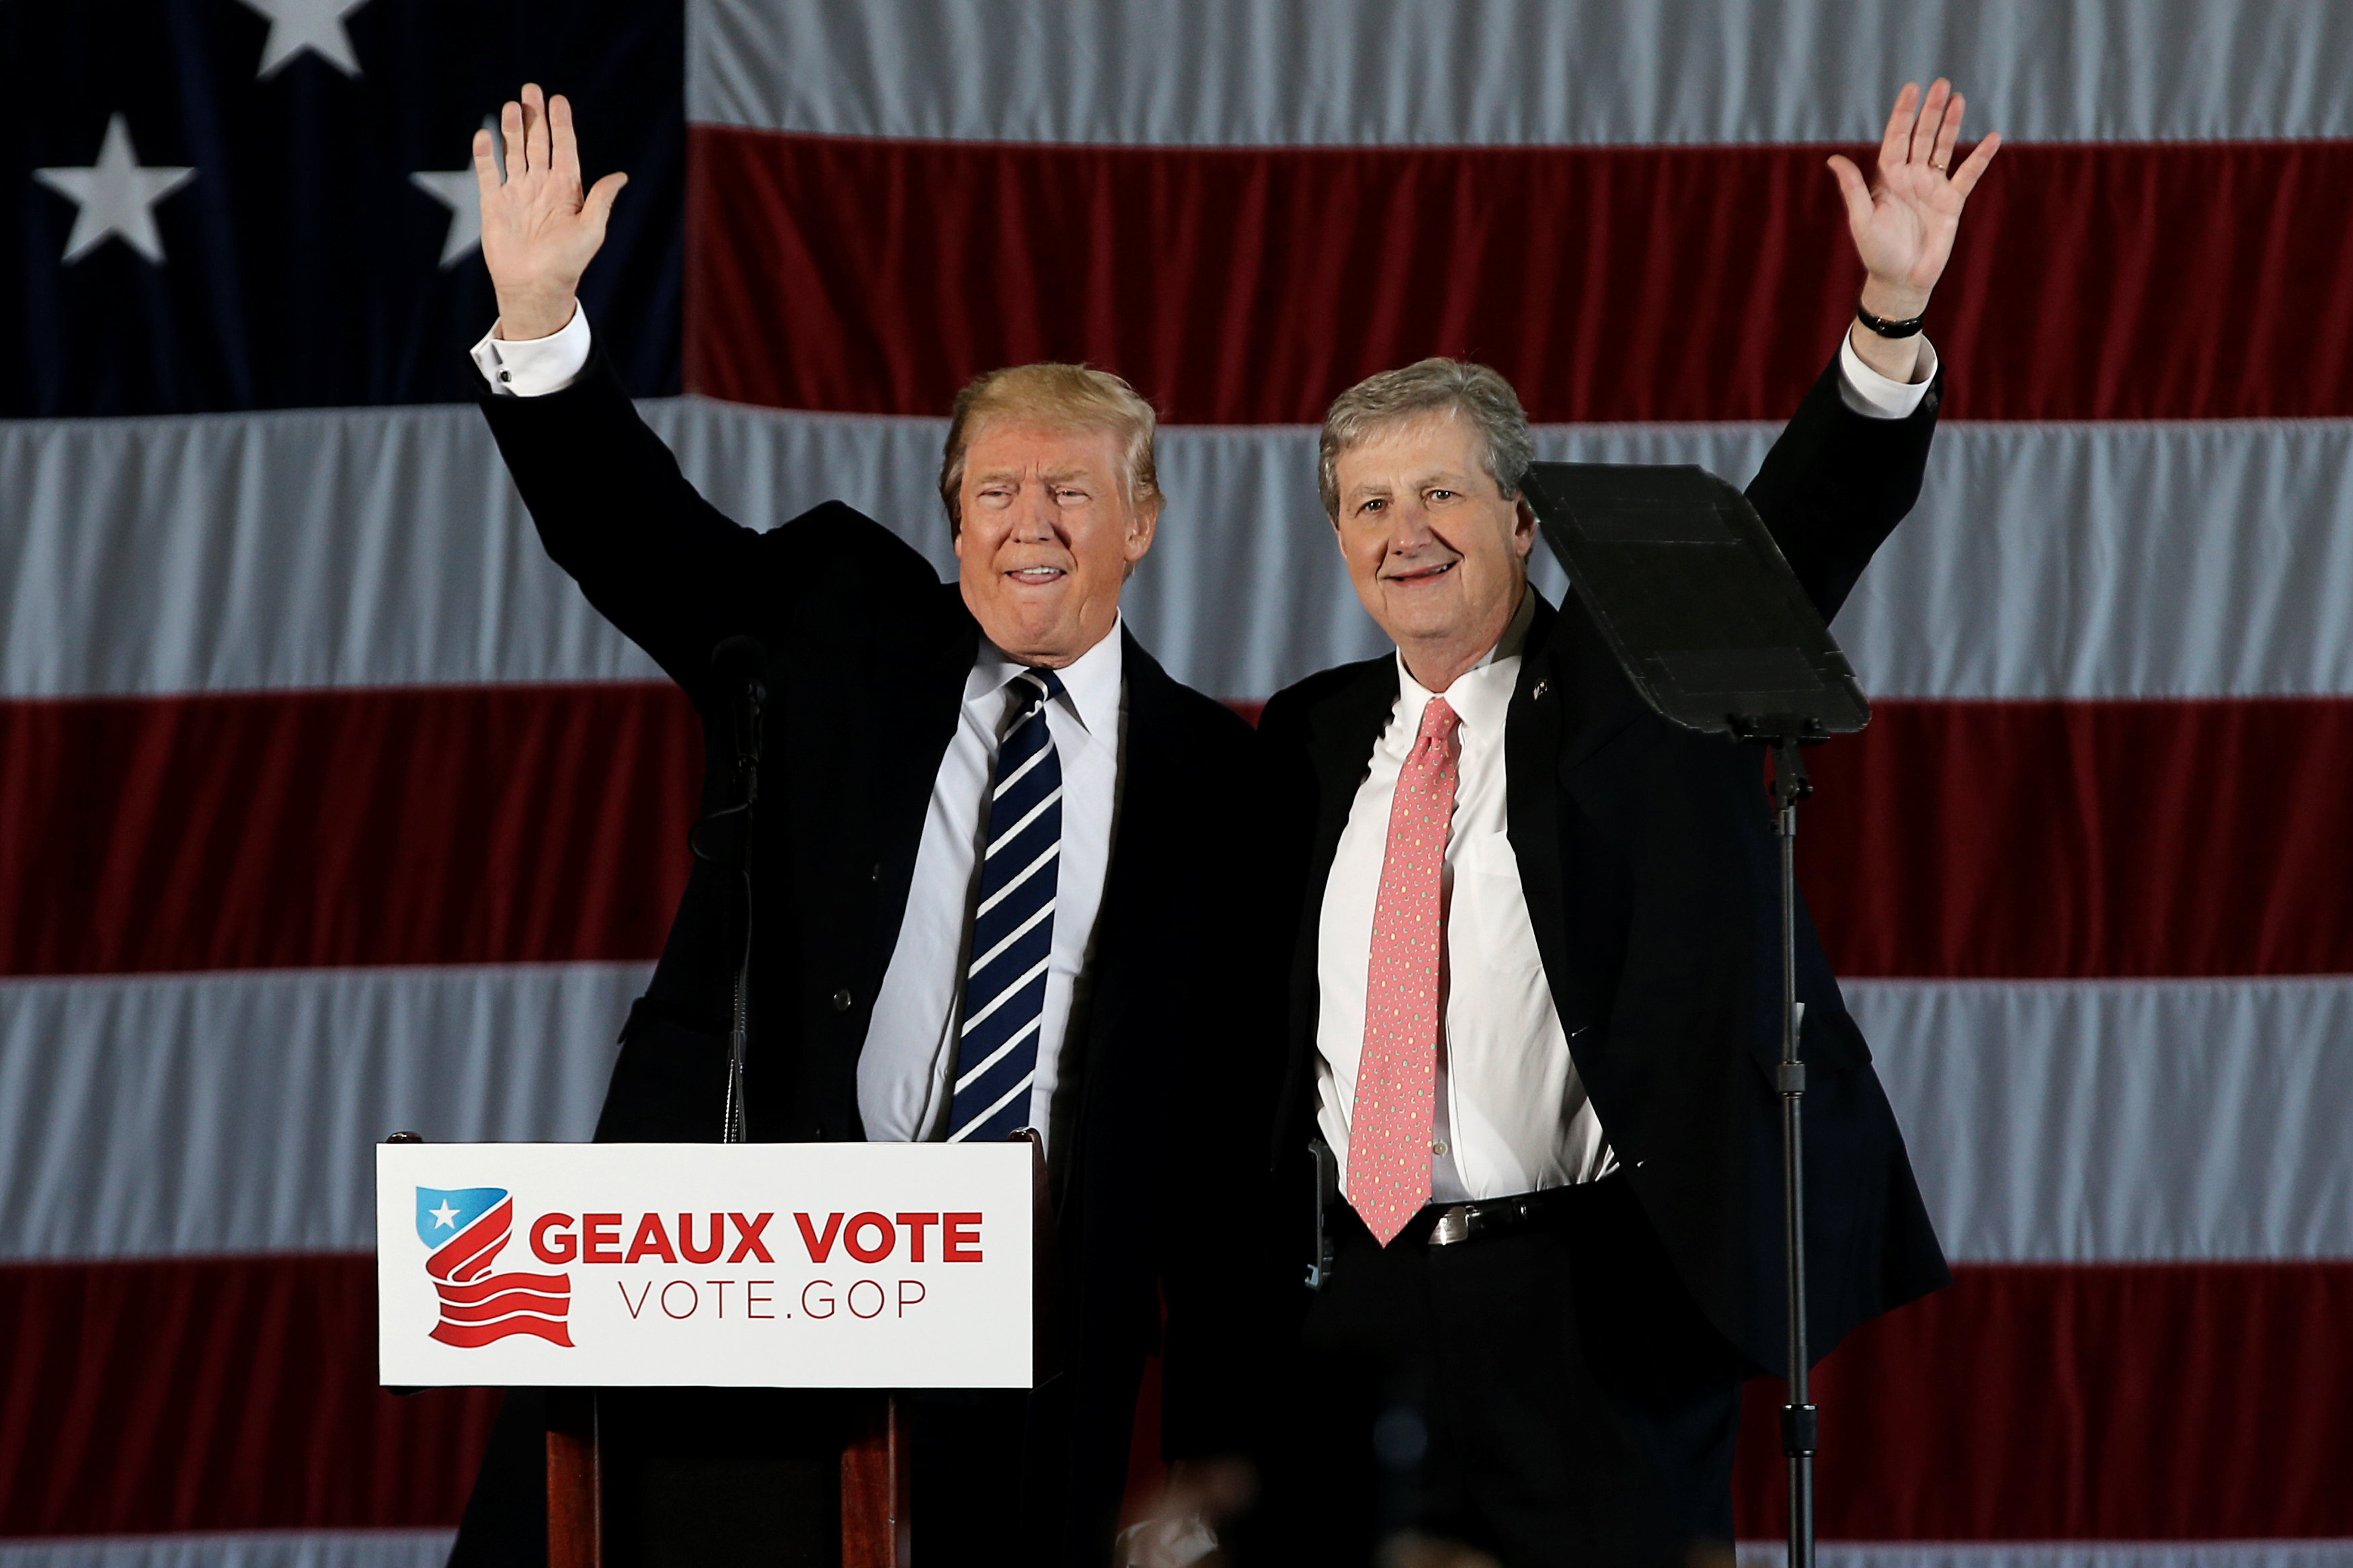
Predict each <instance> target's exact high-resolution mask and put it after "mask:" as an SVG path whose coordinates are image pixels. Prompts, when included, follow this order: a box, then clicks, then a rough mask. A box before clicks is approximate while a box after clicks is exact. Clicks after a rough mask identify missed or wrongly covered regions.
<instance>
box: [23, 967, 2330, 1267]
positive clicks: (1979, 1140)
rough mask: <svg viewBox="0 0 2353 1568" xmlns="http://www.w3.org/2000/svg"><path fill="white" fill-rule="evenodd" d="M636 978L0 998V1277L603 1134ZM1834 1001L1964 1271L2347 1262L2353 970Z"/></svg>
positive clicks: (346, 1215) (131, 984)
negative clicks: (487, 1146)
mask: <svg viewBox="0 0 2353 1568" xmlns="http://www.w3.org/2000/svg"><path fill="white" fill-rule="evenodd" d="M1042 972H1043V966H1042V965H1041V966H1040V968H1039V970H1033V971H1032V972H1031V973H1029V975H1027V976H1025V977H1024V978H1023V982H1022V984H1029V983H1031V982H1034V981H1035V979H1036V978H1037V975H1038V974H1039V973H1042ZM646 974H647V966H645V965H641V964H610V965H607V964H576V965H554V966H515V967H507V966H486V967H482V968H478V969H476V968H470V969H396V968H394V969H371V970H314V971H277V972H262V973H217V974H196V975H153V976H138V977H130V978H120V977H105V978H91V977H75V978H70V979H38V980H11V981H5V982H0V1260H10V1261H25V1260H32V1259H40V1258H118V1257H133V1256H152V1255H155V1254H164V1253H180V1254H191V1253H218V1252H248V1251H268V1250H294V1251H348V1250H353V1249H355V1248H362V1247H368V1246H370V1245H372V1244H373V1241H374V1238H375V1197H374V1193H373V1191H372V1188H371V1186H370V1182H369V1175H368V1173H369V1169H370V1167H369V1163H368V1153H367V1151H368V1149H369V1147H370V1146H371V1145H372V1144H374V1143H375V1142H376V1141H377V1140H379V1139H381V1138H383V1137H384V1136H385V1134H386V1133H387V1132H390V1131H394V1130H396V1129H413V1130H415V1131H419V1132H422V1133H424V1134H425V1135H426V1136H427V1138H429V1139H431V1140H433V1141H435V1142H443V1141H450V1142H471V1141H502V1140H512V1141H533V1140H554V1141H569V1140H577V1139H585V1138H586V1137H587V1136H588V1135H589V1134H590V1132H591V1131H593V1129H594V1127H595V1125H596V1110H597V1107H598V1106H599V1105H600V1104H601V1103H602V1101H603V1099H604V1093H605V1084H606V1079H607V1075H608V1073H609V1072H610V1070H611V1064H612V1060H613V1052H614V1046H613V1037H614V1033H615V1031H616V1030H617V1028H618V1026H619V1024H620V1021H621V1018H622V1016H624V1014H625V1013H626V1012H627V1010H628V1003H629V999H630V998H631V997H632V996H634V995H636V994H638V991H639V990H641V989H642V988H643V984H644V982H645V979H646ZM1018 989H1019V988H1018V987H1015V988H1014V990H1013V991H1010V992H1008V993H1007V994H1008V995H1009V994H1018ZM1846 994H1847V999H1848V1001H1849V1003H1850V1004H1851V1005H1852V1007H1853V1008H1854V1011H1855V1015H1856V1017H1857V1019H1858V1021H1859V1022H1860V1023H1861V1024H1862V1027H1863V1029H1864V1032H1865V1033H1866V1034H1867V1035H1868V1036H1869V1037H1870V1039H1871V1043H1872V1048H1873V1052H1874V1053H1875V1054H1876V1056H1877V1058H1878V1068H1879V1072H1880V1076H1881V1077H1882V1079H1883V1080H1884V1081H1885V1083H1886V1085H1887V1089H1888V1094H1889V1098H1890V1099H1891V1100H1893V1101H1894V1106H1895V1110H1896V1113H1897V1116H1898V1118H1899V1120H1900V1121H1902V1123H1903V1126H1904V1132H1905V1139H1906V1141H1907V1142H1908V1143H1909V1145H1910V1147H1911V1151H1912V1159H1913V1163H1914V1166H1915V1170H1916V1171H1917V1172H1918V1174H1919V1179H1920V1187H1921V1191H1922V1192H1923V1194H1925V1195H1926V1199H1927V1202H1928V1206H1929V1212H1930V1213H1931V1215H1933V1216H1934V1217H1935V1220H1936V1226H1937V1231H1938V1234H1939V1235H1940V1236H1941V1237H1943V1239H1944V1241H1945V1244H1946V1246H1947V1247H1948V1248H1950V1249H1951V1251H1952V1253H1953V1255H1954V1257H1955V1258H1957V1260H1959V1261H1962V1262H1967V1263H2012V1262H2018V1263H2046V1262H2047V1263H2114V1262H2130V1261H2141V1260H2155V1261H2172V1262H2184V1263H2189V1262H2206V1261H2219V1260H2227V1259H2240V1258H2268V1259H2283V1260H2284V1259H2295V1258H2353V1140H2348V1139H2347V1138H2346V1137H2345V1136H2344V1131H2343V1130H2344V1129H2345V1128H2346V1127H2348V1126H2353V976H2330V977H2323V978H2317V979H2300V980H2298V979H2289V980H2264V979H2249V980H2203V981H2200V980H2191V981H2112V982H2102V981H2083V982H2073V981H2070V982H2043V981H1887V980H1866V981H1848V982H1847V983H1846ZM977 1021H979V1020H976V1022H977ZM1024 1023H1027V1020H1026V1019H1025V1020H1024Z"/></svg>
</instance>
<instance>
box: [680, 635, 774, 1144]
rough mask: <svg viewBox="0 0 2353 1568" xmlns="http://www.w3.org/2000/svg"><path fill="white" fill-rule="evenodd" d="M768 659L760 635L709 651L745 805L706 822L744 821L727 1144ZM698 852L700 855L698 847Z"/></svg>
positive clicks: (745, 989) (739, 1054) (726, 1129)
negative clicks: (728, 714) (728, 718)
mask: <svg viewBox="0 0 2353 1568" xmlns="http://www.w3.org/2000/svg"><path fill="white" fill-rule="evenodd" d="M767 664H768V650H767V647H765V645H764V644H763V643H762V642H761V641H760V639H759V638H757V637H741V636H738V637H727V638H724V639H723V640H722V641H721V642H720V644H719V646H718V647H714V648H712V650H711V669H712V677H713V679H716V680H718V682H719V683H720V689H721V690H723V691H724V692H725V693H726V694H727V699H728V703H729V706H730V707H732V708H733V710H734V721H735V771H736V772H737V773H741V774H742V775H743V777H744V799H743V801H742V802H741V804H739V805H733V806H729V807H726V808H725V809H723V810H721V811H716V812H713V813H712V814H711V816H706V817H704V818H703V821H704V822H706V823H707V822H710V821H712V819H713V818H716V817H719V816H733V815H736V814H738V813H740V814H741V815H742V816H743V821H744V826H743V837H741V839H739V840H738V844H737V848H738V853H739V855H740V859H739V860H738V861H737V864H736V871H737V873H738V874H739V875H740V876H741V877H742V878H743V879H744V945H743V947H742V949H741V950H740V951H739V952H738V953H737V954H736V964H735V985H734V997H733V1004H734V1005H733V1007H732V1008H731V1009H730V1012H731V1013H732V1014H733V1017H732V1019H731V1022H730V1026H729V1028H728V1031H727V1092H726V1098H725V1100H724V1101H723V1103H722V1105H721V1107H720V1132H719V1140H720V1142H723V1143H741V1142H744V1126H745V1117H744V1060H745V1058H746V1057H747V1056H748V1055H749V1053H750V1047H751V1038H752V912H753V907H754V906H753V900H752V807H753V805H754V804H755V803H756V802H757V801H758V800H759V798H760V713H761V710H763V709H765V707H766V706H767V705H768V686H767V682H766V681H765V679H763V678H762V677H763V672H764V671H765V669H766V668H767ZM697 826H698V828H699V827H700V826H701V825H700V824H698V825H697ZM689 843H690V844H691V843H692V840H691V839H690V840H689ZM695 853H696V855H697V856H698V857H700V856H702V850H701V849H700V848H697V849H696V850H695Z"/></svg>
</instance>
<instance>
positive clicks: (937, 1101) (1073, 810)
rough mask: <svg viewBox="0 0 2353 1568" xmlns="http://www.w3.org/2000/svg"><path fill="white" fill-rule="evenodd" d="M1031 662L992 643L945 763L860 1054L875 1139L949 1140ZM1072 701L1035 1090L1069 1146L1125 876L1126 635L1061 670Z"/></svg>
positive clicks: (1059, 708)
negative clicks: (966, 999) (1002, 780)
mask: <svg viewBox="0 0 2353 1568" xmlns="http://www.w3.org/2000/svg"><path fill="white" fill-rule="evenodd" d="M1021 668H1023V667H1022V666H1020V665H1018V664H1016V663H1015V662H1014V661H1013V660H1011V659H1010V658H1007V657H1006V656H1005V655H1004V654H1002V653H999V652H998V651H997V649H996V648H995V647H991V646H989V644H988V642H987V640H986V639H983V641H982V643H981V645H980V658H978V659H977V660H976V661H975V663H974V664H973V667H972V673H971V674H970V675H967V676H966V677H965V683H964V706H963V708H962V709H960V710H958V712H957V714H956V729H955V739H953V740H951V741H950V742H948V749H947V754H946V755H944V756H943V757H942V758H941V759H940V772H939V776H938V777H937V778H936V779H935V780H934V781H933V784H932V802H931V805H930V807H929V808H928V809H927V810H926V811H925V812H924V814H923V844H922V847H920V848H918V849H917V850H916V852H915V879H914V881H913V884H912V885H911V886H910V887H909V889H908V890H907V912H906V914H905V915H904V916H903V917H902V919H901V920H900V921H899V942H898V945H897V946H896V947H894V948H892V951H891V967H890V968H889V969H888V970H887V971H885V972H884V973H883V976H882V990H881V993H880V994H878V995H877V996H876V997H875V998H874V1018H873V1021H872V1022H871V1024H869V1025H868V1026H867V1029H866V1047H865V1049H864V1050H863V1051H862V1052H861V1053H860V1056H859V1058H858V1114H859V1115H860V1118H862V1119H863V1120H864V1121H865V1123H866V1136H867V1137H869V1138H871V1139H873V1140H874V1141H875V1142H887V1143H903V1142H917V1141H921V1140H927V1139H940V1138H944V1137H946V1136H947V1131H948V1110H949V1108H950V1104H951V1102H952V1100H954V1098H955V1096H954V1094H953V1093H952V1092H951V1089H950V1086H951V1084H952V1083H953V1082H954V1079H955V1046H956V1037H957V1035H958V1034H959V1033H960V1028H959V1025H958V1012H959V1009H958V1005H957V1004H958V1001H959V998H960V984H961V976H962V975H963V973H964V968H965V960H966V958H967V956H968V954H967V952H966V949H965V943H966V942H967V941H968V940H969V939H970V937H971V934H972V907H973V902H974V900H975V899H976V897H977V895H978V890H979V887H980V861H981V854H980V850H981V840H982V837H983V836H984V835H985V834H986V833H987V822H986V821H985V820H984V815H983V814H984V810H985V807H984V804H983V803H984V802H985V801H986V799H987V795H988V781H989V778H990V776H991V775H992V774H993V773H995V771H996V768H997V742H998V739H999V737H998V734H997V731H999V730H1000V729H1001V728H1002V727H1003V726H1004V722H1005V709H1006V700H1005V683H1006V682H1007V681H1008V680H1010V679H1013V677H1014V676H1015V675H1016V674H1017V673H1018V672H1019V671H1020V669H1021ZM1055 673H1056V674H1058V675H1060V677H1061V679H1062V695H1061V696H1060V698H1057V699H1056V700H1053V701H1051V702H1050V703H1048V704H1047V705H1046V729H1047V732H1048V733H1050V735H1052V737H1053V740H1054V755H1055V757H1056V759H1057V760H1058V761H1059V763H1060V765H1061V770H1062V853H1061V856H1060V859H1059V860H1058V862H1057V865H1058V869H1057V871H1056V873H1055V878H1056V880H1055V884H1054V943H1053V948H1052V952H1051V954H1050V957H1049V960H1048V963H1047V967H1046V1005H1045V1012H1044V1015H1043V1016H1042V1019H1041V1021H1040V1023H1039V1029H1038V1079H1037V1081H1036V1082H1035V1083H1034V1084H1033V1085H1031V1087H1030V1090H1029V1125H1030V1126H1032V1127H1035V1128H1037V1129H1038V1130H1039V1131H1040V1132H1042V1133H1044V1134H1045V1136H1046V1142H1047V1146H1048V1148H1052V1147H1054V1146H1055V1145H1056V1143H1057V1142H1059V1139H1060V1134H1061V1132H1062V1131H1063V1130H1064V1129H1063V1126H1062V1123H1063V1122H1065V1121H1067V1120H1068V1118H1069V1115H1070V1112H1071V1096H1069V1095H1068V1094H1063V1095H1060V1096H1058V1095H1057V1094H1056V1089H1057V1088H1058V1087H1059V1086H1060V1085H1062V1084H1064V1083H1067V1082H1070V1081H1072V1079H1071V1074H1070V1073H1068V1072H1066V1071H1064V1070H1063V1067H1064V1063H1063V1059H1062V1049H1063V1047H1064V1045H1065V1043H1066V1042H1068V1041H1069V1040H1070V1039H1071V1019H1072V1016H1073V1015H1074V1014H1076V1015H1078V1016H1083V1004H1084V1001H1085V997H1086V991H1087V986H1086V983H1085V982H1086V973H1087V959H1088V957H1089V955H1090V951H1091V949H1092V946H1093V939H1094V929H1095V914H1096V911H1097V910H1100V909H1101V908H1102V907H1103V876H1104V873H1105V872H1107V871H1108V870H1109V869H1110V868H1111V846H1112V832H1113V826H1114V818H1115V817H1116V816H1117V812H1118V804H1119V758H1120V751H1121V745H1120V742H1121V738H1122V735H1123V733H1124V731H1125V728H1126V688H1125V684H1124V665H1123V656H1122V654H1121V650H1120V631H1119V627H1118V626H1117V625H1116V624H1114V625H1113V627H1112V629H1111V635H1110V636H1108V637H1104V638H1103V641H1101V642H1099V643H1097V644H1095V646H1094V647H1091V648H1089V649H1087V651H1086V652H1084V653H1082V654H1081V655H1080V656H1079V657H1078V658H1076V659H1074V660H1072V661H1071V663H1070V664H1069V665H1068V666H1067V667H1065V668H1062V669H1060V670H1057V671H1056V672H1055Z"/></svg>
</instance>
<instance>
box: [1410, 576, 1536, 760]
mask: <svg viewBox="0 0 2353 1568" xmlns="http://www.w3.org/2000/svg"><path fill="white" fill-rule="evenodd" d="M1535 618H1536V595H1535V589H1534V588H1533V587H1526V586H1524V587H1522V589H1521V590H1520V607H1519V608H1518V609H1516V610H1514V611H1513V612H1512V618H1511V621H1510V622H1509V623H1508V624H1507V625H1506V626H1504V635H1503V636H1502V637H1498V638H1496V639H1495V646H1494V647H1491V648H1489V649H1488V650H1487V651H1486V653H1485V654H1484V655H1483V656H1482V658H1480V660H1479V662H1478V663H1476V664H1474V665H1472V667H1471V668H1469V669H1466V670H1464V671H1463V672H1462V673H1461V675H1458V676H1456V677H1455V678H1454V684H1453V685H1451V686H1450V687H1448V688H1447V689H1446V705H1447V706H1448V707H1450V708H1451V709H1453V710H1454V716H1455V717H1456V718H1458V719H1460V720H1461V721H1462V722H1463V723H1464V724H1465V725H1467V726H1468V727H1470V728H1471V729H1472V730H1474V731H1478V730H1485V729H1487V728H1489V727H1490V726H1493V728H1494V729H1495V730H1496V731H1501V730H1502V729H1503V727H1504V714H1505V712H1507V711H1508V710H1510V708H1511V705H1512V688H1513V687H1514V686H1515V685H1517V684H1518V682H1519V677H1520V650H1521V649H1522V648H1524V647H1526V646H1527V640H1528V628H1529V627H1530V626H1532V625H1534V624H1535ZM1397 671H1398V712H1399V714H1400V716H1402V717H1403V718H1405V719H1406V720H1408V721H1409V722H1410V723H1411V725H1412V726H1413V728H1415V729H1417V730H1419V728H1420V727H1421V710H1423V709H1424V708H1426V707H1428V706H1429V704H1430V697H1431V695H1432V694H1431V692H1430V689H1429V688H1427V687H1425V686H1423V685H1422V683H1421V682H1420V681H1419V680H1416V679H1414V678H1413V672H1412V671H1411V670H1409V669H1408V668H1406V667H1405V655H1404V653H1403V652H1402V651H1400V652H1399V653H1398V656H1397Z"/></svg>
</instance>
